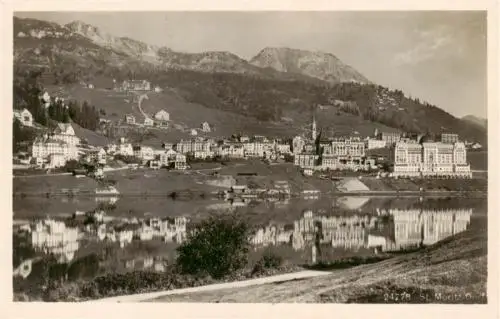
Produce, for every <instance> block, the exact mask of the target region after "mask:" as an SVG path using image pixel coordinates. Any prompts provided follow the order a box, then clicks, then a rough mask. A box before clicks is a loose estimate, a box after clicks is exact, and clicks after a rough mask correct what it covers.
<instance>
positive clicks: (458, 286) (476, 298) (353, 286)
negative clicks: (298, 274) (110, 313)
mask: <svg viewBox="0 0 500 319" xmlns="http://www.w3.org/2000/svg"><path fill="white" fill-rule="evenodd" d="M486 241H487V235H486V231H477V230H475V231H474V232H472V231H466V232H464V233H462V234H459V235H457V236H455V237H451V238H449V239H447V240H444V241H442V242H439V243H437V244H435V245H433V246H430V247H428V248H426V249H424V250H422V251H418V252H415V253H410V254H407V255H401V256H397V257H394V258H391V259H388V260H385V261H381V262H378V263H375V264H368V265H361V266H358V267H354V268H350V269H344V270H338V271H335V272H332V274H331V275H328V276H322V277H321V278H312V279H303V280H300V283H298V282H297V281H290V282H284V283H275V284H267V285H261V286H254V287H247V288H239V289H225V290H218V291H211V292H204V293H192V294H185V295H175V296H174V295H172V296H166V297H161V298H158V299H156V300H149V301H156V302H266V303H275V302H287V303H288V302H314V303H318V302H319V303H458V304H461V303H480V304H481V303H486V302H487V297H486V282H487V245H486Z"/></svg>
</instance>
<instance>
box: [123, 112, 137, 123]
mask: <svg viewBox="0 0 500 319" xmlns="http://www.w3.org/2000/svg"><path fill="white" fill-rule="evenodd" d="M125 123H127V124H135V116H133V115H132V114H127V115H125Z"/></svg>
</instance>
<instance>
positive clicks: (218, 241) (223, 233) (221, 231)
mask: <svg viewBox="0 0 500 319" xmlns="http://www.w3.org/2000/svg"><path fill="white" fill-rule="evenodd" d="M248 235H249V228H248V225H247V223H245V222H244V221H242V220H241V219H239V218H238V217H236V216H220V215H219V216H211V217H209V218H208V219H206V220H204V221H202V222H201V223H199V224H197V225H196V226H195V228H194V231H193V232H191V233H190V234H189V235H188V240H187V241H186V242H185V243H184V244H182V245H181V246H180V247H179V248H177V252H178V257H177V261H176V265H177V267H178V269H179V271H180V272H181V273H183V274H191V275H197V276H206V275H210V276H211V277H212V278H216V279H219V278H222V277H225V276H227V275H230V274H232V273H234V272H235V271H237V270H239V269H241V268H243V267H245V266H246V264H247V255H248V249H249V246H250V243H249V241H248V237H249V236H248Z"/></svg>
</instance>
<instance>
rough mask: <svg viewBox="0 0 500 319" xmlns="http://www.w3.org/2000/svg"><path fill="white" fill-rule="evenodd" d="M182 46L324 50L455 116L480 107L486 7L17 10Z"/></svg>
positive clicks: (246, 52) (246, 51) (243, 52)
mask: <svg viewBox="0 0 500 319" xmlns="http://www.w3.org/2000/svg"><path fill="white" fill-rule="evenodd" d="M16 16H19V17H30V18H36V19H41V20H48V21H54V22H58V23H61V24H65V23H68V22H71V21H74V20H82V21H84V22H86V23H89V24H92V25H95V26H97V27H98V28H100V29H101V31H103V32H107V33H111V34H113V35H117V36H128V37H130V38H133V39H137V40H141V41H144V42H147V43H150V44H156V45H164V46H168V47H170V48H171V49H173V50H177V51H185V52H200V51H212V50H214V51H230V52H232V53H235V54H237V55H239V56H241V57H243V58H246V59H250V58H252V57H253V56H254V55H256V54H257V53H258V52H259V51H260V50H261V49H263V48H264V47H267V46H270V47H282V46H283V47H290V48H297V49H305V50H315V51H324V52H330V53H333V54H334V55H336V56H337V57H338V58H340V59H341V60H342V61H344V62H345V63H347V64H350V65H351V66H352V67H354V68H355V69H357V70H358V71H360V72H361V73H362V74H364V75H365V76H366V77H367V78H368V79H370V80H372V81H373V82H376V83H378V84H381V85H384V86H389V87H391V88H400V89H402V90H403V91H405V92H406V93H407V94H411V95H412V96H415V97H419V98H420V99H421V100H425V101H428V102H430V103H432V104H436V105H437V106H439V107H441V108H443V109H444V110H446V111H448V112H450V113H452V114H453V115H455V116H463V115H466V114H474V115H476V116H481V117H486V112H487V93H486V90H487V78H486V70H487V48H486V29H487V25H486V13H485V12H470V11H469V12H467V11H462V12H459V11H455V12H451V11H448V12H436V11H434V12H423V11H422V12H169V13H160V12H153V13H151V12H141V13H132V12H127V13H109V12H107V13H96V12H92V13H91V12H85V13H81V12H79V13H76V12H59V13H54V12H36V13H34V12H30V13H28V12H23V13H16Z"/></svg>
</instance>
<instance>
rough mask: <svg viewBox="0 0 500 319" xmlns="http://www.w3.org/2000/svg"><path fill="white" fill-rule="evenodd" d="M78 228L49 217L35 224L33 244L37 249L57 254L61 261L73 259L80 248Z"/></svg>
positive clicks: (32, 235)
mask: <svg viewBox="0 0 500 319" xmlns="http://www.w3.org/2000/svg"><path fill="white" fill-rule="evenodd" d="M78 237H79V232H78V229H77V228H71V227H66V225H65V224H64V222H59V221H55V220H52V219H47V220H43V221H39V222H37V223H36V224H35V225H34V229H33V230H32V232H31V244H32V246H33V248H35V249H36V250H41V251H43V252H45V253H48V254H54V255H56V256H57V257H58V258H59V260H60V261H61V262H67V261H71V260H72V259H73V258H74V256H75V252H76V251H77V250H78V248H79V243H78V239H79V238H78Z"/></svg>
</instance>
